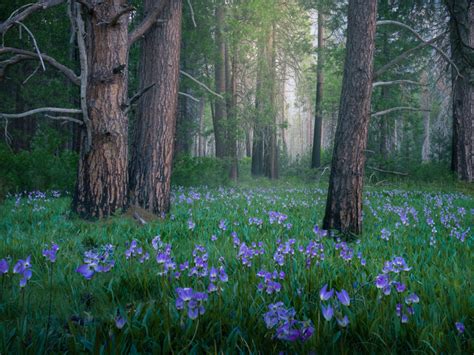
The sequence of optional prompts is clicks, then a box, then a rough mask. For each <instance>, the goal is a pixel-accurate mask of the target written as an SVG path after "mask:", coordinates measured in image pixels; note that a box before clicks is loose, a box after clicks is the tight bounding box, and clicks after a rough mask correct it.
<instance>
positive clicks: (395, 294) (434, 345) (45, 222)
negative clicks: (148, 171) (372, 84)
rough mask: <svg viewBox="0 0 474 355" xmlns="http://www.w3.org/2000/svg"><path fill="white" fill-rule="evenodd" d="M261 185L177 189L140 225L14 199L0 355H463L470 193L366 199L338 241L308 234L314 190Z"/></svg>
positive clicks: (452, 190) (35, 199)
mask: <svg viewBox="0 0 474 355" xmlns="http://www.w3.org/2000/svg"><path fill="white" fill-rule="evenodd" d="M269 185H270V184H267V185H266V186H265V187H252V186H246V187H234V188H217V189H209V188H186V189H185V188H180V189H175V190H174V196H173V208H172V211H171V214H170V215H169V216H166V217H165V218H164V219H161V218H157V219H155V220H151V221H149V222H148V223H147V224H146V225H140V224H139V223H137V221H135V220H134V219H133V218H132V217H130V216H129V215H127V214H126V215H121V216H116V217H113V218H110V219H109V220H107V221H106V222H86V221H82V220H79V219H77V218H76V217H74V216H72V215H71V214H70V211H69V206H70V203H71V201H70V197H68V196H60V194H59V193H48V194H42V193H39V192H36V193H30V194H28V195H25V196H16V197H10V198H9V199H7V200H6V201H4V202H3V204H2V205H0V216H1V218H0V236H1V238H0V260H2V259H3V258H5V260H4V261H6V262H7V263H8V270H7V271H6V272H5V273H2V272H3V271H5V270H6V264H5V263H2V262H0V275H1V276H0V277H1V279H2V280H1V289H0V353H5V354H6V353H17V352H24V351H25V350H26V351H28V352H41V351H43V350H45V351H48V352H63V351H66V350H69V351H74V352H76V351H78V352H81V351H87V352H93V351H104V352H112V353H115V352H133V353H137V352H156V353H170V352H184V353H192V352H194V353H197V352H218V351H219V350H223V351H229V352H235V351H239V352H262V353H277V352H280V351H283V352H286V353H309V352H311V351H313V350H314V351H317V352H321V353H336V352H337V353H357V352H364V353H366V352H371V353H381V352H387V353H398V352H407V351H410V352H411V351H417V352H423V353H428V352H434V353H441V352H444V353H472V352H473V351H474V344H473V341H472V335H473V325H474V323H473V318H472V309H473V308H474V299H473V285H472V280H473V277H472V276H473V274H472V268H471V267H470V266H469V265H472V246H473V240H474V239H473V236H474V233H473V226H474V199H473V196H474V194H473V193H472V189H471V187H466V186H464V185H463V186H461V187H459V186H458V187H454V186H444V187H443V188H442V189H441V190H442V191H440V189H439V187H437V186H429V185H427V186H422V187H419V186H417V187H415V186H405V187H403V188H400V187H393V186H392V187H387V186H385V187H369V188H368V189H367V191H366V193H365V206H364V233H363V235H362V236H361V237H360V239H357V240H353V241H343V240H340V239H338V238H337V237H333V236H331V235H325V232H324V231H321V230H320V229H319V228H318V227H317V226H316V225H317V224H320V223H321V221H322V217H323V213H324V205H325V198H326V190H325V189H324V188H323V187H315V186H310V185H299V186H297V187H290V185H289V184H288V183H283V182H282V183H279V184H278V186H275V185H274V186H273V187H272V186H269ZM157 236H159V237H157ZM52 243H56V244H57V246H58V247H59V250H57V251H55V250H54V249H51V247H52ZM44 250H49V252H48V251H47V252H46V253H44ZM44 254H45V255H46V256H44ZM56 254H57V255H56ZM55 255H56V256H57V257H56V260H55V262H51V259H53V260H54V256H55ZM28 256H31V258H30V259H29V260H27V257H28ZM19 260H24V261H26V262H23V263H21V262H20V263H18V261H19ZM15 265H16V267H15V271H16V273H14V272H13V269H14V266H15ZM21 280H23V281H24V282H26V285H24V286H23V287H20V283H21ZM325 285H327V286H326V287H325ZM191 289H192V290H191ZM331 290H333V291H335V292H332V291H331ZM50 304H51V306H50ZM50 307H51V311H50ZM48 314H50V316H48ZM47 329H48V330H49V335H47V333H48V330H47ZM236 349H237V350H236Z"/></svg>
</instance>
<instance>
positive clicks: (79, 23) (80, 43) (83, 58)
mask: <svg viewBox="0 0 474 355" xmlns="http://www.w3.org/2000/svg"><path fill="white" fill-rule="evenodd" d="M71 16H72V15H71ZM72 22H73V23H74V27H75V30H76V34H77V47H78V49H79V62H80V65H81V94H80V97H81V111H82V120H83V121H84V125H85V127H86V144H85V147H84V152H85V154H88V153H89V151H90V150H91V147H92V127H91V121H90V119H89V111H88V109H87V78H88V76H89V68H88V65H87V51H86V43H85V41H84V36H85V29H84V21H83V20H82V14H81V4H76V16H75V18H73V19H72Z"/></svg>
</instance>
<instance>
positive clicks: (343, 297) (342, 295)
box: [336, 290, 351, 306]
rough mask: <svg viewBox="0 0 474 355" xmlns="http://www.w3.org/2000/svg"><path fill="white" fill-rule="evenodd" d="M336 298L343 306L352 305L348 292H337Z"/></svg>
mask: <svg viewBox="0 0 474 355" xmlns="http://www.w3.org/2000/svg"><path fill="white" fill-rule="evenodd" d="M336 296H337V299H338V300H339V302H341V303H342V304H343V305H345V306H349V305H350V304H351V299H350V297H349V294H348V293H347V291H346V290H341V292H337V291H336Z"/></svg>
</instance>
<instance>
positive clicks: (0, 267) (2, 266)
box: [0, 259, 10, 274]
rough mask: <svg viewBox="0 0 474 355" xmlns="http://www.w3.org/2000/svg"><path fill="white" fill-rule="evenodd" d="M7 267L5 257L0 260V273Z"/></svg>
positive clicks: (4, 272) (5, 270) (4, 271)
mask: <svg viewBox="0 0 474 355" xmlns="http://www.w3.org/2000/svg"><path fill="white" fill-rule="evenodd" d="M9 268H10V266H9V265H8V261H7V259H2V260H0V274H6V273H7V272H8V269H9Z"/></svg>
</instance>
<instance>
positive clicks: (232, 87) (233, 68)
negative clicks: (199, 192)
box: [225, 43, 239, 181]
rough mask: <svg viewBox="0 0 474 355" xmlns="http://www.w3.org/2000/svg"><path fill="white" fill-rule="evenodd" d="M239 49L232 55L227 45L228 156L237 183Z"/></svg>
mask: <svg viewBox="0 0 474 355" xmlns="http://www.w3.org/2000/svg"><path fill="white" fill-rule="evenodd" d="M236 72H237V48H235V46H234V48H233V51H232V53H230V50H229V45H228V44H227V43H226V45H225V77H226V92H227V95H226V110H227V121H228V134H227V136H228V142H227V143H228V154H229V163H230V168H229V178H230V179H231V180H233V181H237V180H238V178H239V164H238V157H237V112H236V109H237V107H236V106H237V86H236V84H237V81H236V77H235V76H236Z"/></svg>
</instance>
